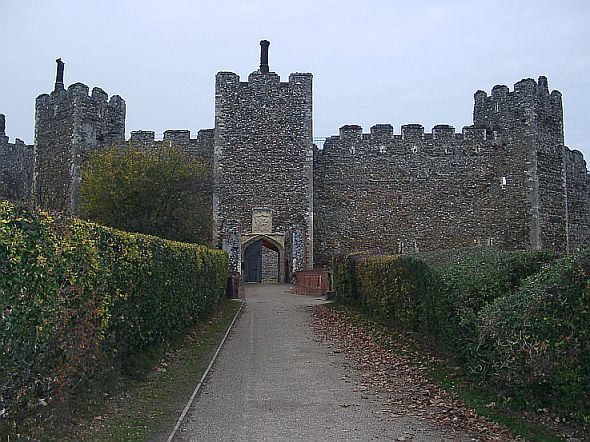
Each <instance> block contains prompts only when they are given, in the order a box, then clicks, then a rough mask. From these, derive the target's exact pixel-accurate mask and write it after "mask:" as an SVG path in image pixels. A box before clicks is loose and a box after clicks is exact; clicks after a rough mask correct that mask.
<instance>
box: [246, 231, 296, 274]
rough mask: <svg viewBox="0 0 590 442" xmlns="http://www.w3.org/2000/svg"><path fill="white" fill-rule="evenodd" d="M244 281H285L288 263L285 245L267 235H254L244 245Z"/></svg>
mask: <svg viewBox="0 0 590 442" xmlns="http://www.w3.org/2000/svg"><path fill="white" fill-rule="evenodd" d="M242 251H243V252H242V272H243V279H244V282H284V281H285V273H286V271H285V270H286V268H287V266H288V263H287V262H286V259H285V247H284V245H283V244H282V243H281V242H279V241H277V239H276V238H272V237H270V236H267V235H254V236H252V237H250V238H248V239H247V240H246V241H245V242H244V243H243V245H242Z"/></svg>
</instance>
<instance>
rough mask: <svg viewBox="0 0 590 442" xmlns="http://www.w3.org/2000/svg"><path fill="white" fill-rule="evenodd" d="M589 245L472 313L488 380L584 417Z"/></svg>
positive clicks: (587, 404)
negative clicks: (475, 318) (475, 320)
mask: <svg viewBox="0 0 590 442" xmlns="http://www.w3.org/2000/svg"><path fill="white" fill-rule="evenodd" d="M589 274H590V249H586V250H585V251H583V252H582V253H580V254H579V255H578V256H576V257H565V258H562V259H560V260H557V261H555V262H554V263H552V264H551V265H550V266H549V267H548V268H546V269H544V270H542V271H541V272H539V273H538V274H537V275H535V276H533V277H531V278H529V279H528V280H527V281H525V282H524V283H523V285H522V286H521V287H520V288H519V290H518V291H516V292H515V293H514V294H510V295H508V296H504V297H502V298H499V299H497V300H496V301H495V302H494V303H492V304H490V305H488V306H487V307H485V308H484V309H482V311H481V312H480V314H479V315H478V330H479V337H480V345H481V348H482V363H484V364H485V365H486V368H487V370H488V371H489V378H490V379H489V381H490V382H492V383H494V384H496V385H499V386H500V387H501V388H504V389H505V390H507V392H508V393H510V394H514V395H517V396H520V397H522V398H523V399H525V400H527V401H529V402H531V403H533V405H534V406H535V407H551V408H553V409H558V410H559V409H561V410H562V411H563V410H565V411H568V412H574V413H575V414H576V415H577V417H579V418H582V419H584V420H586V421H587V422H590V401H589V400H588V399H589V398H590V277H589Z"/></svg>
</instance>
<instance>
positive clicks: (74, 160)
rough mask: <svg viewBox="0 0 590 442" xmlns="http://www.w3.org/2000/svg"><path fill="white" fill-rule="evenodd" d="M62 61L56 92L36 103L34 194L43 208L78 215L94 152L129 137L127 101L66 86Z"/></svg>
mask: <svg viewBox="0 0 590 442" xmlns="http://www.w3.org/2000/svg"><path fill="white" fill-rule="evenodd" d="M60 61H61V60H58V76H57V80H56V83H55V89H54V91H53V92H51V94H42V95H39V96H38V97H37V100H36V102H35V155H34V157H35V163H34V175H33V192H34V196H35V200H36V202H37V204H38V205H39V206H41V207H43V208H46V209H54V210H61V211H65V212H69V213H75V212H76V208H77V205H78V199H79V190H80V180H81V176H82V174H81V167H82V165H83V164H84V162H85V161H86V160H87V159H88V156H89V154H90V152H91V150H92V149H94V148H97V147H101V146H107V145H109V144H116V143H120V142H122V141H123V140H125V101H124V100H123V99H122V98H121V97H119V96H118V95H113V96H112V97H111V98H110V100H109V98H108V95H107V94H106V93H105V92H104V91H103V90H102V89H100V88H96V87H95V88H94V89H93V90H92V94H91V95H89V90H88V86H86V85H84V84H82V83H75V84H72V85H71V86H69V87H68V88H67V89H65V88H64V85H63V63H62V64H61V65H60ZM60 67H61V77H60Z"/></svg>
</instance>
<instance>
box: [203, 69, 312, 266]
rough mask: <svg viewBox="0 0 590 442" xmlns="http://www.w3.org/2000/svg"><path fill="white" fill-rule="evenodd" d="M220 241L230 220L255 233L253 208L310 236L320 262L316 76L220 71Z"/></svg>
mask: <svg viewBox="0 0 590 442" xmlns="http://www.w3.org/2000/svg"><path fill="white" fill-rule="evenodd" d="M213 171H214V193H213V222H214V226H215V227H214V228H215V231H214V237H215V238H214V239H215V240H216V241H218V239H219V237H220V233H221V231H222V228H223V224H224V222H226V221H228V220H238V221H239V222H240V224H241V230H242V233H244V232H252V221H251V217H252V210H253V209H254V208H260V207H263V208H268V209H271V210H272V231H273V232H282V233H286V232H288V231H289V230H290V229H292V228H294V227H299V228H302V229H303V230H304V232H305V235H304V238H306V240H307V241H306V243H305V257H306V265H307V266H311V264H312V262H313V230H312V229H313V176H312V174H313V149H312V76H311V74H291V75H290V77H289V81H288V82H281V81H280V78H279V76H278V75H277V74H275V73H273V72H268V73H262V72H260V71H257V72H254V73H252V74H251V75H250V76H249V78H248V82H240V78H239V76H238V75H236V74H234V73H231V72H220V73H218V74H217V77H216V85H215V138H214V154H213Z"/></svg>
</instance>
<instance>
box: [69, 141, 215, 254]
mask: <svg viewBox="0 0 590 442" xmlns="http://www.w3.org/2000/svg"><path fill="white" fill-rule="evenodd" d="M211 203H212V201H211V171H210V170H209V167H208V166H207V165H206V164H204V163H203V162H202V161H201V160H199V159H198V158H195V157H194V156H193V155H191V154H190V153H188V152H186V151H184V150H183V149H181V148H178V147H174V146H170V147H160V148H157V149H149V150H143V149H138V148H133V147H111V148H108V149H104V150H96V151H95V152H93V153H92V156H91V157H90V160H89V161H88V164H86V166H85V168H84V179H83V180H82V184H81V188H80V214H81V217H82V218H84V219H86V220H89V221H93V222H97V223H100V224H102V225H105V226H110V227H114V228H117V229H122V230H125V231H127V232H137V233H143V234H147V235H156V236H159V237H161V238H167V239H171V240H174V241H184V242H192V243H200V244H207V243H209V242H210V237H211V213H212V209H211Z"/></svg>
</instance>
